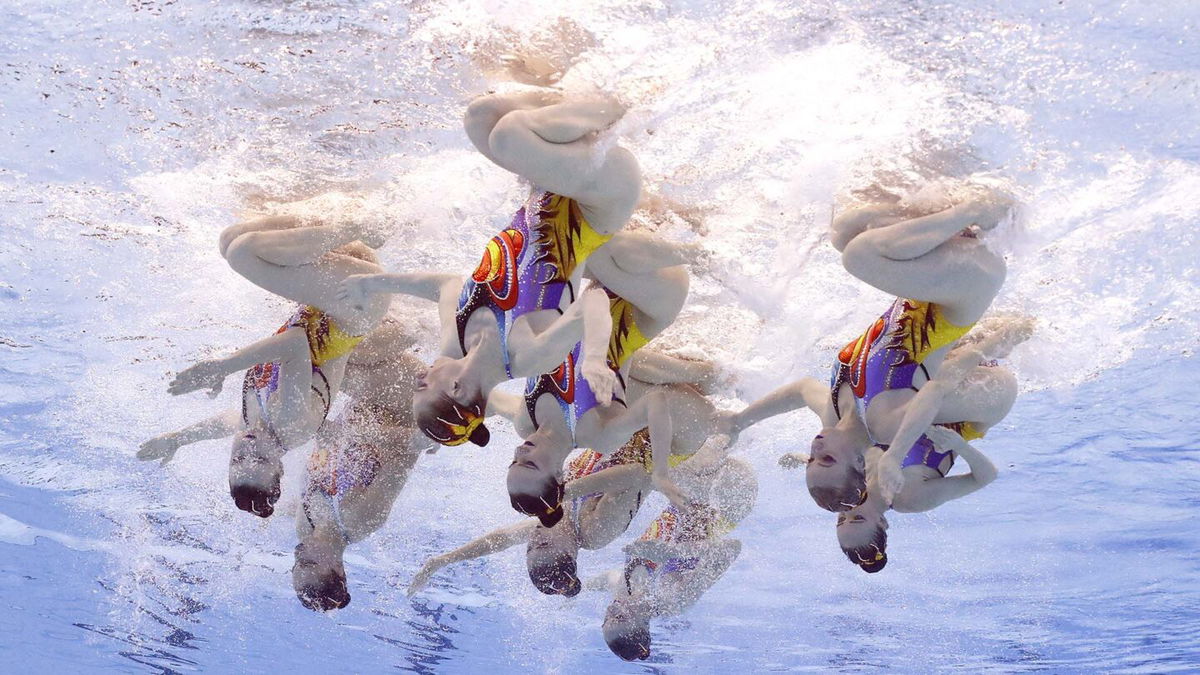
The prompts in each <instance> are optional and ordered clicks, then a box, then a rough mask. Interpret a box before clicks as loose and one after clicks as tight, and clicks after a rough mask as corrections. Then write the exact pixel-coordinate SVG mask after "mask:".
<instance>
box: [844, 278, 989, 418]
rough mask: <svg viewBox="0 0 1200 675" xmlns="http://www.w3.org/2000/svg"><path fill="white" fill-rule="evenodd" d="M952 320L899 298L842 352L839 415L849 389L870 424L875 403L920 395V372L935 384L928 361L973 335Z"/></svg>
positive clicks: (932, 306) (928, 304)
mask: <svg viewBox="0 0 1200 675" xmlns="http://www.w3.org/2000/svg"><path fill="white" fill-rule="evenodd" d="M973 325H974V324H971V325H968V326H956V325H955V324H952V323H950V322H949V321H947V320H946V318H945V316H944V315H943V313H942V309H941V307H939V306H938V305H935V304H933V303H931V302H922V301H918V300H906V299H904V298H897V299H896V301H895V302H893V303H892V306H891V307H889V308H888V310H887V311H886V312H884V313H883V316H881V317H880V318H878V319H876V320H875V323H873V324H871V327H870V328H868V329H867V332H865V333H863V334H862V335H861V336H860V337H859V338H857V339H855V340H853V341H851V342H850V344H848V345H846V346H845V347H843V348H842V350H841V351H840V352H838V359H837V362H836V363H835V364H834V366H833V373H832V376H831V377H830V382H829V390H830V395H831V396H832V397H833V406H834V410H835V411H836V412H837V414H838V416H839V417H840V416H841V408H840V405H839V401H838V396H839V395H840V391H841V387H842V385H843V384H849V385H850V388H851V390H852V391H853V392H854V402H855V405H856V406H857V407H858V411H859V415H861V416H862V418H863V419H864V420H865V419H866V411H867V406H868V405H870V403H871V399H873V398H875V397H876V396H878V395H879V394H881V393H883V392H885V391H891V390H893V389H911V390H913V391H916V390H917V387H916V386H915V384H914V378H915V375H916V373H917V370H918V369H920V370H921V371H922V372H924V374H925V379H926V380H928V379H929V370H928V369H927V368H926V367H925V359H927V358H928V357H929V355H930V354H932V353H933V352H936V351H937V350H939V349H941V348H943V347H945V346H947V345H950V344H952V343H953V342H954V341H955V340H957V339H959V338H960V337H962V336H963V335H965V334H966V333H967V331H969V330H971V326H973Z"/></svg>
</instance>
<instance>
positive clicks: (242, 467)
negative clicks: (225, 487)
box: [229, 429, 284, 518]
mask: <svg viewBox="0 0 1200 675" xmlns="http://www.w3.org/2000/svg"><path fill="white" fill-rule="evenodd" d="M283 451H284V448H282V447H281V446H280V445H279V444H278V443H277V442H276V441H275V437H274V435H272V434H271V433H270V432H267V431H264V430H262V429H253V430H250V431H247V432H246V433H244V434H242V435H241V436H238V437H236V438H235V439H234V441H233V452H232V454H231V455H230V457H229V494H230V496H232V497H233V501H234V503H235V504H237V507H238V508H239V509H241V510H243V511H246V512H249V513H253V514H254V515H256V516H258V517H260V518H269V517H270V516H271V514H272V513H274V512H275V502H277V501H279V495H280V487H279V483H280V480H281V479H282V477H283V461H282V459H281V458H282V456H283Z"/></svg>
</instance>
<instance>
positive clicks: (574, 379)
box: [525, 289, 649, 447]
mask: <svg viewBox="0 0 1200 675" xmlns="http://www.w3.org/2000/svg"><path fill="white" fill-rule="evenodd" d="M605 292H607V293H608V301H609V312H610V313H611V314H612V334H611V335H610V336H609V341H608V353H607V355H606V357H605V361H606V363H607V364H608V367H609V368H610V369H611V370H612V371H613V372H614V373H616V376H617V387H616V389H615V390H614V392H613V402H615V403H620V404H621V405H625V400H624V399H623V398H622V397H623V396H624V392H625V376H624V374H623V372H622V369H623V368H624V366H625V364H627V363H628V362H629V359H630V358H632V357H633V354H634V352H636V351H637V350H639V349H641V348H642V347H644V346H645V345H646V343H647V342H649V340H648V339H647V338H646V336H645V335H643V334H642V331H641V330H640V329H639V328H638V326H637V323H636V322H635V321H634V318H633V305H631V304H629V301H628V300H625V299H624V298H622V297H620V296H618V295H616V294H614V293H613V292H612V291H609V290H608V289H605ZM582 351H583V343H582V342H578V343H576V344H575V348H574V349H572V350H571V353H570V354H568V355H567V358H566V359H565V360H564V361H563V362H562V363H561V364H559V366H558V368H555V369H554V371H553V372H550V373H546V374H545V375H540V376H538V377H531V378H529V379H527V380H526V381H525V409H526V411H527V412H528V413H529V419H530V420H532V421H533V426H534V428H537V427H538V426H539V424H538V420H537V402H538V399H539V398H541V397H542V396H543V395H544V394H550V395H551V396H553V397H554V398H555V399H556V400H557V401H558V405H559V408H560V409H561V410H562V414H563V421H564V422H566V424H567V428H568V429H569V430H570V432H571V441H572V443H574V444H575V445H574V447H579V445H578V443H577V441H576V437H575V432H576V429H577V427H578V424H579V420H580V418H582V417H583V416H584V415H586V414H587V413H588V411H590V410H592V409H593V408H595V407H596V406H598V405H600V402H599V401H597V400H596V394H595V393H594V392H593V391H592V388H591V387H590V386H589V385H588V383H587V380H585V379H584V378H583V374H582V373H580V372H579V369H578V366H579V359H580V357H581V354H582Z"/></svg>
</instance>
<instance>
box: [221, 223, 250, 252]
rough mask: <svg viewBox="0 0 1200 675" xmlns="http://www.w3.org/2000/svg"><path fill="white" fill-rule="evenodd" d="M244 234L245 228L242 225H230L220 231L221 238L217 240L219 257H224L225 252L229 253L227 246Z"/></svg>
mask: <svg viewBox="0 0 1200 675" xmlns="http://www.w3.org/2000/svg"><path fill="white" fill-rule="evenodd" d="M245 233H246V226H245V225H244V224H242V223H238V224H236V225H230V226H229V227H227V228H225V229H224V230H221V236H220V237H218V238H217V246H218V247H219V248H220V249H221V257H222V258H224V257H226V252H228V251H229V245H230V244H232V243H233V241H234V240H235V239H237V238H238V237H240V236H241V235H243V234H245Z"/></svg>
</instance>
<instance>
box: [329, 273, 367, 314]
mask: <svg viewBox="0 0 1200 675" xmlns="http://www.w3.org/2000/svg"><path fill="white" fill-rule="evenodd" d="M375 293H376V288H375V275H374V274H351V275H350V276H348V277H346V279H345V280H344V281H343V282H342V283H340V284H338V287H337V299H338V301H339V302H345V303H347V304H349V305H350V306H351V307H353V308H354V309H357V310H365V309H366V308H367V301H368V300H370V299H371V296H372V295H374V294H375Z"/></svg>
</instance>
